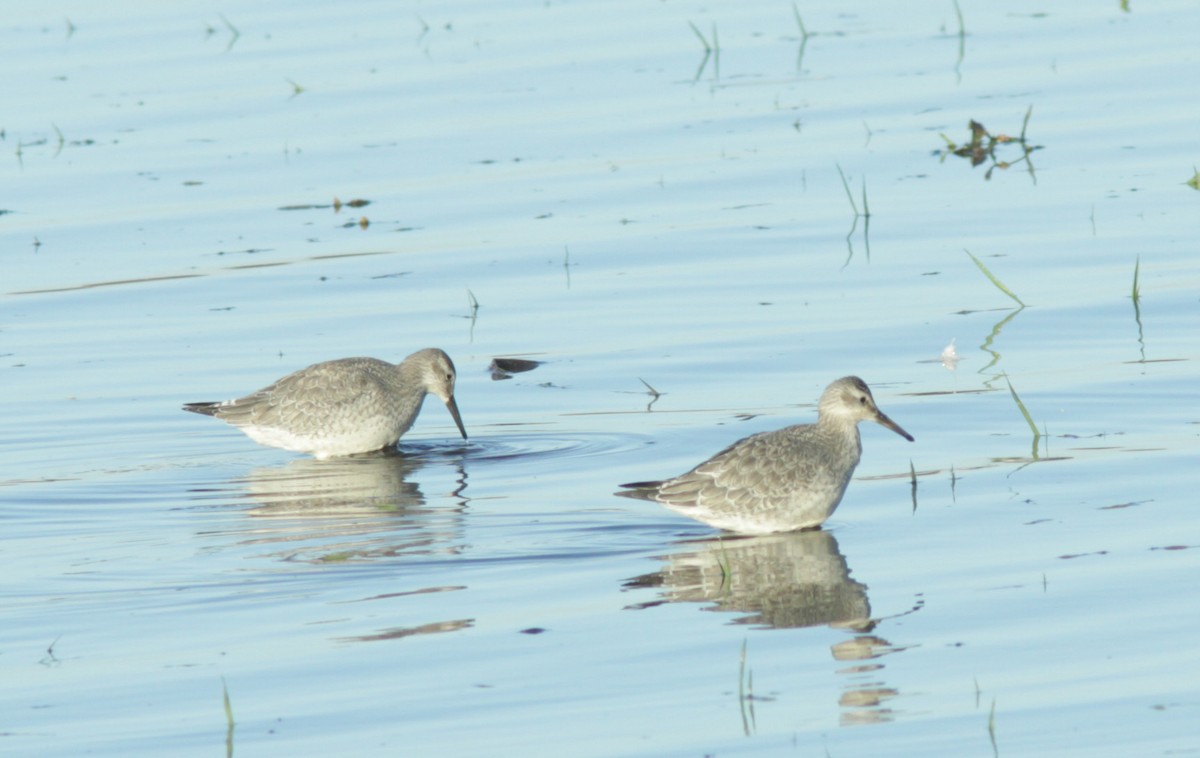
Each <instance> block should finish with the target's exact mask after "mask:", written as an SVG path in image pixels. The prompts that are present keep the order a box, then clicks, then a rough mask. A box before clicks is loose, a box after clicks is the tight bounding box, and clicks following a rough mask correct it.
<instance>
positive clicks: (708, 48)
mask: <svg viewBox="0 0 1200 758" xmlns="http://www.w3.org/2000/svg"><path fill="white" fill-rule="evenodd" d="M688 26H690V27H692V32H694V33H695V35H696V37H697V38H698V39H699V40H700V44H701V45H704V58H702V59H701V60H700V66H699V67H698V68H697V69H696V77H695V79H694V80H693V81H695V80H698V79H699V78H700V74H702V73H704V68H705V67H706V66H707V65H708V61H709V60H710V59H711V60H712V62H713V76H714V77H717V76H719V75H720V66H721V43H720V42H719V41H718V40H717V25H716V24H715V23H714V24H713V30H712V42H711V43H710V42H709V41H708V40H707V39H705V38H704V34H702V33H701V32H700V29H699V28H697V26H696V25H695V24H693V23H692V22H691V21H689V22H688Z"/></svg>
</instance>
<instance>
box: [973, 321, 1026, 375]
mask: <svg viewBox="0 0 1200 758" xmlns="http://www.w3.org/2000/svg"><path fill="white" fill-rule="evenodd" d="M1023 310H1024V307H1023V306H1022V307H1021V308H1017V309H1015V310H1014V311H1013V312H1012V313H1010V314H1008V315H1007V316H1005V317H1004V318H1002V319H1000V320H999V321H997V322H996V325H995V326H993V327H992V331H991V334H989V335H988V336H987V339H985V340H984V341H983V344H982V345H980V346H979V349H980V350H982V351H984V352H985V353H988V354H990V355H991V356H992V360H991V361H990V362H989V363H988V365H986V366H984V367H983V368H981V369H979V373H981V374H984V373H987V370H988V369H990V368H991V367H992V366H995V365H996V364H997V363H999V362H1000V353H998V352H997V351H995V350H993V349H992V343H993V342H995V341H996V338H997V337H999V336H1000V330H1001V329H1003V328H1004V327H1005V326H1006V325H1007V324H1008V322H1009V321H1012V320H1013V319H1014V318H1016V317H1017V314H1018V313H1020V312H1021V311H1023Z"/></svg>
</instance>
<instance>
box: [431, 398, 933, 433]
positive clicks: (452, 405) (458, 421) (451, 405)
mask: <svg viewBox="0 0 1200 758" xmlns="http://www.w3.org/2000/svg"><path fill="white" fill-rule="evenodd" d="M446 408H448V409H449V410H450V415H451V416H452V417H454V425H455V426H457V427H458V432H459V434H461V435H462V438H463V439H464V440H465V439H466V438H467V430H466V429H464V428H463V422H462V416H460V415H458V403H457V402H455V400H454V396H453V395H451V396H450V399H449V400H447V401H446ZM909 439H912V438H911V437H909Z"/></svg>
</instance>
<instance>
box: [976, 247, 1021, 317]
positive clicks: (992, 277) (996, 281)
mask: <svg viewBox="0 0 1200 758" xmlns="http://www.w3.org/2000/svg"><path fill="white" fill-rule="evenodd" d="M964 252H966V254H967V255H969V256H970V257H971V260H973V261H975V265H976V266H978V267H979V270H980V271H982V272H983V275H984V276H986V277H987V278H988V280H989V281H991V283H992V284H994V285H996V289H998V290H1000V291H1001V292H1003V293H1004V294H1006V295H1008V296H1009V297H1011V298H1012V299H1013V300H1015V301H1016V302H1017V305H1019V306H1021V307H1022V308H1024V307H1025V303H1024V302H1022V301H1021V298H1019V297H1017V296H1016V295H1015V294H1014V293H1013V291H1012V290H1010V289H1009V288H1008V287H1005V286H1004V282H1002V281H1000V280H999V279H997V278H996V275H995V274H993V273H992V272H991V271H988V267H987V266H985V265H983V261H981V260H979V259H978V258H976V257H975V256H974V255H971V251H970V250H966V251H964Z"/></svg>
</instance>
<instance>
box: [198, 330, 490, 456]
mask: <svg viewBox="0 0 1200 758" xmlns="http://www.w3.org/2000/svg"><path fill="white" fill-rule="evenodd" d="M454 380H455V372H454V363H453V362H452V361H451V360H450V356H448V355H446V354H445V353H444V352H442V351H441V350H438V349H437V348H435V347H430V348H426V349H424V350H418V351H417V352H415V353H413V354H412V355H410V356H408V357H407V358H405V359H404V360H403V361H401V362H400V363H388V362H387V361H381V360H378V359H375V358H341V359H339V360H335V361H325V362H324V363H315V364H313V365H311V366H309V367H308V368H302V369H300V370H299V371H296V372H295V373H292V374H288V375H287V376H285V377H283V378H282V379H280V380H279V381H277V382H275V383H273V384H271V385H269V386H267V387H263V388H262V389H260V390H258V391H257V392H252V393H250V394H249V395H246V396H245V397H240V398H237V399H236V400H226V401H224V402H219V403H187V404H185V405H184V406H183V409H184V410H185V411H192V412H193V413H200V414H203V415H205V416H216V417H217V418H219V419H221V420H222V421H225V422H226V423H229V424H232V425H233V426H236V427H237V428H239V429H241V430H242V431H243V432H245V433H246V435H247V436H248V437H250V439H252V440H254V441H255V442H258V443H261V444H263V445H269V446H271V447H281V448H283V449H284V450H294V451H297V452H301V453H311V454H313V455H314V456H316V457H317V458H330V457H333V456H341V455H355V454H356V453H369V452H371V451H373V450H381V449H383V448H386V447H391V446H392V445H395V444H396V442H397V441H398V440H399V439H400V435H402V434H404V433H405V432H406V431H408V429H409V427H411V426H412V425H413V421H415V420H416V418H417V414H418V413H420V412H421V404H422V403H423V402H424V400H425V395H427V394H432V395H436V396H437V397H439V398H441V400H442V402H444V403H445V404H446V408H448V409H449V410H450V416H451V417H453V419H454V423H455V425H456V426H457V427H458V431H459V432H460V433H461V434H462V436H463V439H466V438H467V430H466V429H464V428H463V423H462V418H461V417H460V416H459V415H458V403H456V402H455V400H454Z"/></svg>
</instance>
